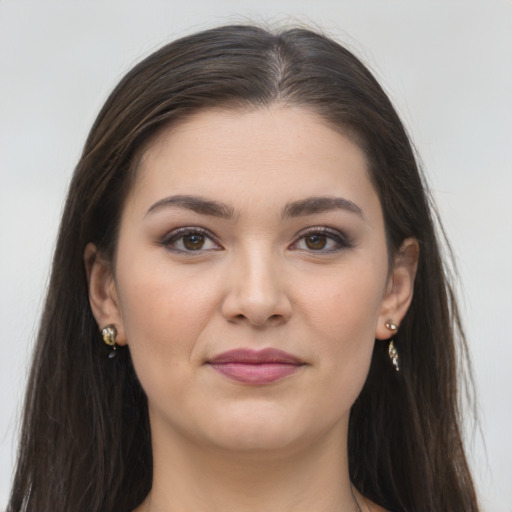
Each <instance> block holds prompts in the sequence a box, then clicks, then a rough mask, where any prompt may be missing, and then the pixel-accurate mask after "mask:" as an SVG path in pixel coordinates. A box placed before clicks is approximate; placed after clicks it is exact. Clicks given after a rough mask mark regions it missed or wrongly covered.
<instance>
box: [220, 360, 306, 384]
mask: <svg viewBox="0 0 512 512" xmlns="http://www.w3.org/2000/svg"><path fill="white" fill-rule="evenodd" d="M210 366H211V367H212V368H213V369H214V370H216V371H218V372H219V373H221V374H222V375H224V376H226V377H229V378H230V379H233V380H236V381H238V382H244V383H246V384H254V385H259V384H270V383H271V382H275V381H278V380H281V379H284V378H285V377H288V376H289V375H293V374H294V373H296V372H297V371H298V370H299V369H300V368H301V367H302V365H300V364H289V363H259V364H249V363H219V364H215V363H210Z"/></svg>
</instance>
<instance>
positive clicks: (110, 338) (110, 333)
mask: <svg viewBox="0 0 512 512" xmlns="http://www.w3.org/2000/svg"><path fill="white" fill-rule="evenodd" d="M101 335H102V336H103V341H104V342H105V343H106V344H107V345H108V346H110V347H112V350H111V351H110V354H109V355H108V357H109V358H110V359H112V358H113V357H116V355H117V352H116V350H117V345H116V336H117V329H116V328H115V327H114V326H113V325H107V327H105V328H104V329H103V330H102V331H101Z"/></svg>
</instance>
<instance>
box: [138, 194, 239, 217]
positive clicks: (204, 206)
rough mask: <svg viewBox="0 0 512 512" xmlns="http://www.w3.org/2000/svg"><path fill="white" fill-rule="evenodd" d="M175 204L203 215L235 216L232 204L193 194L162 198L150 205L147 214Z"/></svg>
mask: <svg viewBox="0 0 512 512" xmlns="http://www.w3.org/2000/svg"><path fill="white" fill-rule="evenodd" d="M173 206H177V207H179V208H184V209H187V210H192V211H193V212H196V213H199V214H201V215H211V216H213V217H220V218H222V219H232V218H233V217H235V210H234V209H233V208H231V207H230V206H228V205H226V204H224V203H221V202H219V201H212V200H211V199H206V198H204V197H201V196H192V195H176V196H169V197H165V198H164V199H160V200H159V201H157V202H156V203H154V204H153V205H151V206H150V207H149V209H148V211H147V212H146V214H145V216H147V215H149V214H151V213H154V212H155V211H159V210H161V209H163V208H170V207H173Z"/></svg>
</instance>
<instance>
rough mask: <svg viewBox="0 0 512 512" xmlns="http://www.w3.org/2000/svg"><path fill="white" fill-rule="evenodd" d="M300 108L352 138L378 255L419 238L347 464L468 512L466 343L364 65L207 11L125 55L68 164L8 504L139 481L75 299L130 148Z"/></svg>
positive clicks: (412, 168) (114, 395)
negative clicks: (178, 131) (371, 208)
mask: <svg viewBox="0 0 512 512" xmlns="http://www.w3.org/2000/svg"><path fill="white" fill-rule="evenodd" d="M272 104H280V105H284V106H286V105H292V106H301V107H304V108H306V109H308V110H310V111H312V112H314V113H316V114H318V115H319V116H320V117H321V118H322V119H323V120H324V121H325V122H326V123H327V124H328V125H330V126H332V127H334V128H335V129H338V130H340V131H342V132H343V133H345V134H348V135H349V136H350V137H352V138H353V140H354V141H356V143H357V144H358V145H359V146H360V148H361V149H362V150H363V151H364V153H365V155H366V157H367V161H368V168H369V169H368V170H369V175H370V177H371V180H372V183H373V186H374V187H375V190H376V192H377V194H378V196H379V198H380V202H381V205H382V211H383V215H384V220H385V228H386V236H387V241H388V248H389V254H390V257H391V258H392V257H393V255H394V254H395V253H396V252H397V251H398V248H399V247H400V245H401V242H402V241H403V240H404V239H405V238H409V237H414V238H416V239H417V240H418V242H419V246H420V255H419V264H418V271H417V276H416V280H415V285H414V297H413V300H412V303H411V306H410V308H409V311H408V313H407V315H406V316H405V318H404V320H403V322H402V324H401V326H400V329H399V331H398V333H397V335H396V337H395V341H394V342H395V346H396V347H397V349H398V351H399V353H400V358H401V371H400V373H397V372H395V370H394V368H393V366H392V365H391V364H390V362H389V359H388V355H387V345H386V344H385V343H382V342H377V343H375V347H374V352H373V357H372V362H371V367H370V371H369V375H368V378H367V381H366V383H365V385H364V388H363V390H362V392H361V394H360V395H359V397H358V398H357V400H356V402H355V403H354V405H353V407H352V410H351V414H350V423H349V435H348V453H349V469H350V476H351V479H352V481H353V483H354V485H355V486H356V487H357V488H358V489H359V491H360V492H361V493H363V494H364V495H365V496H367V497H368V498H370V499H371V500H373V501H374V502H376V503H378V504H380V505H381V506H382V507H384V508H385V509H387V510H390V511H396V512H398V511H401V512H415V511H417V512H420V511H421V512H426V511H429V512H434V511H435V512H443V511H446V512H476V511H477V510H478V505H477V500H476V496H475V491H474V487H473V483H472V479H471V475H470V472H469V469H468V464H467V460H466V456H465V452H464V447H463V442H462V436H461V410H460V405H459V404H460V397H459V395H460V389H459V388H460V387H461V383H462V382H466V380H464V379H463V377H464V376H465V375H466V372H462V371H461V365H460V364H459V362H460V361H461V360H462V361H463V360H465V357H466V356H465V354H466V344H465V339H464V335H463V332H462V329H461V325H460V321H459V314H458V311H457V305H456V301H455V297H454V293H453V290H452V285H451V284H450V279H449V278H450V272H449V271H448V269H449V268H451V267H449V266H447V257H446V256H443V254H445V252H444V251H442V247H441V245H440V237H439V236H440V235H439V234H436V215H435V210H434V209H433V206H432V202H431V200H430V196H429V193H428V190H427V187H426V185H425V180H424V179H423V177H422V174H421V172H420V170H419V168H418V163H417V160H416V157H415V153H414V150H413V148H412V145H411V142H410V140H409V137H408V135H407V133H406V131H405V129H404V126H403V124H402V122H401V121H400V119H399V117H398V115H397V113H396V111H395V109H394V107H393V105H392V104H391V102H390V100H389V98H388V97H387V95H386V94H385V93H384V91H383V89H382V88H381V86H380V85H379V84H378V83H377V81H376V80H375V78H374V77H373V75H372V74H371V73H370V71H369V70H368V69H367V68H366V67H365V66H364V65H363V64H362V63H361V62H360V60H359V59H358V58H357V57H356V56H354V55H353V54H352V53H351V52H350V51H348V50H347V49H346V48H344V47H343V46H341V45H340V44H338V43H337V42H335V41H333V40H332V39H330V38H328V37H326V36H324V35H321V34H319V33H315V32H312V31H310V30H307V29H303V28H295V29H287V30H280V31H272V30H267V29H264V28H259V27H254V26H245V25H237V26H223V27H219V28H215V29H211V30H206V31H203V32H200V33H196V34H193V35H190V36H187V37H184V38H181V39H179V40H176V41H174V42H171V43H170V44H167V45H166V46H164V47H162V48H161V49H159V50H158V51H156V52H155V53H153V54H152V55H150V56H149V57H147V58H145V59H144V60H143V61H141V62H140V63H139V64H137V65H136V66H135V67H134V68H133V69H132V70H131V71H129V72H128V74H126V76H125V77H124V78H123V79H122V80H121V82H120V83H119V84H118V85H117V87H116V88H115V89H114V91H113V92H112V93H111V94H110V96H109V98H108V99H107V101H106V103H105V105H104V106H103V108H102V109H101V111H100V113H99V115H98V117H97V119H96V121H95V122H94V125H93V127H92V129H91V131H90V134H89V136H88V138H87V141H86V143H85V147H84V149H83V152H82V155H81V157H80V160H79V162H78V164H77V166H76V168H75V170H74V174H73V178H72V182H71V184H70V188H69V193H68V196H67V201H66V204H65V208H64V212H63V216H62V221H61V225H60V230H59V234H58V240H57V245H56V248H55V255H54V259H53V266H52V270H51V277H50V281H49V286H48V291H47V296H46V300H45V305H44V310H43V314H42V318H41V324H40V328H39V332H38V336H37V341H36V346H35V350H34V356H33V361H32V367H31V373H30V377H29V382H28V388H27V394H26V399H25V405H24V417H23V424H22V430H21V435H20V444H19V453H18V461H17V469H16V473H15V477H14V482H13V487H12V493H11V497H10V501H9V504H8V507H7V510H8V512H18V511H30V512H36V511H37V512H50V511H52V512H59V511H62V512H64V511H71V510H72V511H73V512H81V511H83V512H91V511H98V512H100V511H101V512H114V511H115V512H119V511H129V510H132V509H133V508H135V507H136V506H137V505H138V504H140V503H141V502H142V501H143V499H144V497H145V496H146V495H147V493H148V492H149V490H150V489H151V485H152V452H151V434H150V428H149V418H148V408H147V399H146V396H145V394H144V391H143V390H142V388H141V386H140V384H139V381H138V379H137V376H136V375H135V372H134V369H133V365H132V361H131V358H130V352H129V349H128V348H122V349H120V350H119V355H118V357H117V358H115V359H114V360H111V359H109V358H108V356H107V354H108V347H106V346H105V344H104V343H103V342H102V339H101V335H100V333H99V329H98V325H97V324H96V321H95V319H94V317H93V315H92V312H91V309H90V305H89V300H88V286H87V278H86V272H85V267H84V260H83V258H84V248H85V246H86V245H87V243H89V242H93V243H95V244H96V245H97V247H98V248H99V250H100V251H101V252H102V253H103V254H105V255H106V256H107V257H109V258H114V256H115V251H116V244H117V234H118V228H119V221H120V217H121V213H122V210H123V205H124V200H125V198H126V196H127V194H128V192H129V190H130V187H131V186H132V185H133V182H134V176H135V175H136V173H137V166H138V162H139V160H140V156H141V154H142V152H143V151H144V148H145V147H147V145H148V144H150V143H151V140H152V138H153V137H154V136H156V134H157V133H159V132H160V131H161V130H162V129H163V128H164V127H168V126H169V125H172V124H173V123H177V122H179V121H180V120H181V119H184V118H185V117H188V116H191V115H194V113H197V112H199V111H201V110H204V109H209V108H226V109H235V110H236V109H240V110H241V111H243V110H244V109H254V108H259V107H265V106H269V105H272Z"/></svg>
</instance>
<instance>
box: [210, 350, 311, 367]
mask: <svg viewBox="0 0 512 512" xmlns="http://www.w3.org/2000/svg"><path fill="white" fill-rule="evenodd" d="M208 362H209V363H210V364H227V363H239V364H271V363H276V364H279V363H280V364H295V365H301V364H304V361H302V360H300V359H299V358H298V357H295V356H293V355H292V354H289V353H288V352H284V351H283V350H279V349H277V348H264V349H261V350H254V349H248V348H237V349H234V350H228V351H227V352H222V353H221V354H218V355H216V356H215V357H213V358H212V359H209V360H208Z"/></svg>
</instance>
